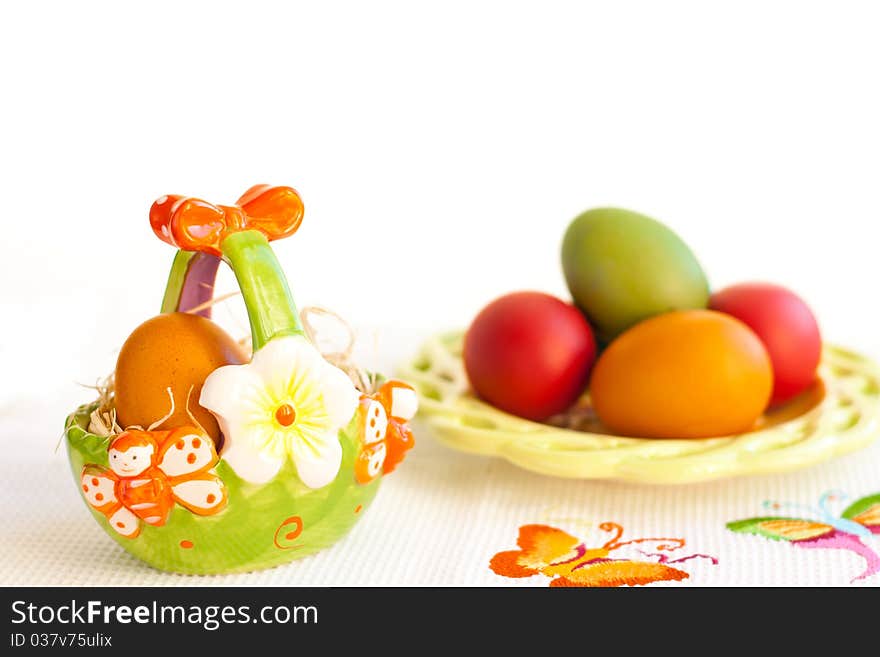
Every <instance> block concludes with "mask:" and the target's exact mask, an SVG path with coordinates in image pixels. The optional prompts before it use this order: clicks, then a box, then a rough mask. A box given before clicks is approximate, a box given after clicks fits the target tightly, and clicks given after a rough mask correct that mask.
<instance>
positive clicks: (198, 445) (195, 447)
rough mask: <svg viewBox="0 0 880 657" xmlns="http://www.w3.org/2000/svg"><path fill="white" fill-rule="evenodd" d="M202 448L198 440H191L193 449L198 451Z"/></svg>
mask: <svg viewBox="0 0 880 657" xmlns="http://www.w3.org/2000/svg"><path fill="white" fill-rule="evenodd" d="M201 446H202V441H201V440H199V439H198V438H193V449H198V448H199V447H201Z"/></svg>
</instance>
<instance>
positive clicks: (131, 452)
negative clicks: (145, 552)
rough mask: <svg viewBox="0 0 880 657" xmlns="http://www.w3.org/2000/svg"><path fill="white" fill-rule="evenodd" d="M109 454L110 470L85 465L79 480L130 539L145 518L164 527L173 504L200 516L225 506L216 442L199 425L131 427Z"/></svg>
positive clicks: (88, 496) (88, 495)
mask: <svg viewBox="0 0 880 657" xmlns="http://www.w3.org/2000/svg"><path fill="white" fill-rule="evenodd" d="M107 457H108V462H109V463H110V467H109V468H105V467H103V466H100V465H96V464H86V465H85V466H83V469H82V474H81V477H80V479H81V481H80V483H81V484H82V491H83V495H84V497H85V498H86V501H87V502H88V503H89V505H90V506H91V507H92V508H94V509H95V510H96V511H99V512H100V513H102V514H103V515H104V516H105V517H106V518H107V521H108V522H109V523H110V526H111V527H113V529H115V530H116V531H117V532H118V533H119V534H121V535H122V536H125V537H126V538H136V537H137V536H138V534H140V532H141V522H142V521H143V522H145V523H147V524H148V525H153V526H154V527H161V526H162V525H164V524H165V523H166V522H167V520H168V516H169V515H170V514H171V510H172V509H173V508H174V504H175V502H176V503H177V504H180V505H181V506H183V507H185V508H187V509H189V510H190V511H192V512H193V513H196V514H198V515H213V514H215V513H219V512H220V511H222V510H223V508H224V507H225V506H226V501H227V491H226V486H225V485H224V484H223V481H222V480H221V479H220V477H218V476H217V475H216V474H215V473H214V471H213V467H214V466H215V465H217V461H218V457H217V452H216V450H215V449H214V441H213V440H211V438H210V436H208V434H206V433H205V432H204V431H203V430H201V429H197V428H195V427H179V428H177V429H174V430H171V431H143V430H140V429H129V430H127V431H123V432H122V433H120V434H119V435H118V436H116V437H115V438H114V439H113V440H112V441H111V442H110V445H109V447H108V448H107Z"/></svg>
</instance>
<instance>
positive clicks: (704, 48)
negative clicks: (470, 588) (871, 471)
mask: <svg viewBox="0 0 880 657" xmlns="http://www.w3.org/2000/svg"><path fill="white" fill-rule="evenodd" d="M878 19H880V11H878V9H877V5H876V4H875V3H872V2H821V3H820V2H806V1H803V0H801V1H797V2H747V1H743V0H741V1H740V2H730V3H706V2H664V3H653V2H615V3H584V2H580V3H562V2H546V1H545V2H534V3H520V2H498V3H490V2H452V1H446V2H442V3H433V5H427V4H423V3H411V2H399V3H390V2H378V3H377V2H371V3H354V2H352V3H338V2H324V3H312V4H311V5H310V6H306V5H305V4H304V3H303V4H298V3H265V2H254V1H251V2H247V3H236V4H231V3H221V2H191V3H181V2H159V1H153V2H150V3H145V4H143V5H142V6H139V7H134V6H132V5H130V4H129V3H111V2H106V3H96V2H76V3H70V2H56V3H43V2H40V3H37V2H34V3H4V4H3V6H2V9H0V61H2V66H0V189H2V193H3V194H2V206H0V207H2V215H3V216H2V231H3V232H2V236H0V249H2V253H0V281H2V297H0V298H2V317H0V362H2V363H3V368H2V372H3V376H2V377H0V412H2V414H3V421H4V426H3V427H2V433H0V439H2V440H3V444H4V449H7V448H8V449H11V450H17V451H10V452H4V458H5V459H9V460H11V461H12V462H14V461H15V458H12V457H9V456H8V455H9V454H15V453H19V454H25V455H26V458H28V459H31V461H29V462H32V463H34V464H35V466H34V467H43V465H42V464H44V462H45V463H47V464H49V463H50V464H51V465H46V466H45V467H47V468H52V472H54V471H55V470H56V469H58V470H59V471H60V472H63V464H62V465H61V466H59V461H63V457H61V456H60V455H58V456H54V457H53V456H52V453H51V451H52V449H53V448H54V444H55V442H56V440H57V437H58V433H59V431H60V427H61V423H62V421H63V418H64V416H65V415H66V413H67V412H68V411H69V410H70V409H71V408H73V407H74V406H75V405H76V404H77V403H79V402H82V401H85V400H87V399H88V398H89V392H88V391H86V390H83V389H81V388H78V387H77V386H76V382H82V383H90V382H93V381H94V380H95V379H96V378H98V377H99V376H101V375H103V374H105V373H107V372H108V371H109V370H110V369H112V367H113V363H114V360H115V351H116V349H118V347H119V345H120V344H121V342H122V341H123V340H124V339H125V337H126V336H127V335H128V333H129V332H130V331H131V330H132V329H133V328H134V327H135V326H136V325H137V324H138V323H140V322H141V321H143V320H144V319H146V318H148V317H149V316H151V315H152V314H154V313H155V312H157V310H158V305H159V302H160V300H161V295H162V291H163V287H164V283H165V277H166V275H167V270H168V267H169V265H170V261H171V258H172V255H173V252H172V249H171V248H170V247H168V246H167V245H165V244H163V243H161V242H159V240H157V239H156V238H155V237H154V236H153V235H152V233H151V231H150V229H149V224H148V220H147V212H148V209H149V206H150V204H151V202H152V201H153V199H154V198H155V197H157V196H160V195H162V194H168V193H180V194H186V195H195V196H199V197H201V198H205V199H207V200H210V201H213V202H219V203H229V202H232V201H234V200H235V199H236V198H237V197H238V195H239V194H240V193H241V192H243V191H244V190H245V189H246V188H248V187H249V186H251V185H252V184H255V183H258V182H268V183H274V184H290V185H293V186H294V187H296V188H297V189H298V190H299V192H300V194H301V195H302V197H303V199H304V201H305V206H306V216H305V220H304V223H303V225H302V228H301V230H300V231H299V232H298V233H297V234H296V235H295V236H294V237H292V238H290V239H288V240H286V241H285V242H283V243H278V244H277V245H276V252H277V254H278V256H279V258H280V260H281V262H282V264H283V266H284V268H285V270H286V272H287V275H288V278H289V280H290V283H291V287H292V289H293V292H294V295H295V297H296V299H297V301H298V302H299V303H300V305H305V304H311V303H317V304H321V305H324V306H327V307H330V308H333V309H335V310H337V311H338V312H340V313H341V314H343V315H344V316H345V317H347V318H348V319H349V320H350V321H351V322H352V323H353V324H355V325H356V326H358V327H361V328H362V334H363V335H366V336H371V337H370V339H369V340H370V345H369V346H368V347H367V348H366V349H363V352H364V353H365V358H367V359H368V360H370V359H373V360H374V361H376V362H381V363H383V364H386V365H389V364H393V363H394V362H395V361H398V360H400V359H402V358H405V357H406V356H407V355H408V353H409V352H410V351H411V349H412V348H414V347H415V346H416V345H417V344H418V342H419V340H421V339H422V338H424V337H425V336H427V335H428V334H430V333H432V332H435V331H438V330H442V329H446V328H450V327H457V326H462V325H465V324H466V323H467V321H468V320H469V319H470V317H472V316H473V314H474V313H475V312H476V311H477V310H478V309H479V308H480V307H481V306H482V305H483V304H484V303H486V302H487V301H489V300H490V299H491V298H493V297H494V296H497V295H499V294H501V293H504V292H507V291H512V290H516V289H521V288H536V289H543V290H547V291H550V292H553V293H557V294H560V295H564V294H565V286H564V282H563V280H562V275H561V270H560V265H559V262H558V249H559V244H560V240H561V237H562V233H563V231H564V229H565V227H566V225H567V223H568V221H570V219H571V218H572V217H574V216H575V215H577V214H578V213H579V212H581V211H583V210H585V209H587V208H590V207H594V206H597V205H619V206H624V207H629V208H632V209H635V210H638V211H641V212H644V213H646V214H649V215H652V216H654V217H656V218H658V219H660V220H661V221H663V222H665V223H666V224H668V225H669V226H671V227H672V228H673V229H674V230H676V231H677V232H678V233H679V234H680V235H681V236H682V237H683V238H684V239H685V241H687V242H688V243H689V244H690V245H691V247H692V248H693V249H694V251H695V252H696V254H697V256H698V258H699V259H700V260H701V262H702V264H703V266H704V268H705V269H706V271H707V273H708V274H709V277H710V280H711V282H712V284H713V285H714V286H715V287H718V286H722V285H724V284H727V283H731V282H735V281H739V280H747V279H768V280H774V281H777V282H781V283H783V284H786V285H789V286H790V287H792V288H793V289H795V290H797V291H798V292H800V293H801V294H802V295H803V296H804V297H805V299H807V301H808V302H809V303H810V304H811V305H812V307H813V309H814V310H815V312H816V314H817V315H818V317H819V319H820V323H821V325H822V328H823V330H824V334H825V338H826V339H827V340H829V341H832V342H837V343H842V344H845V345H847V346H850V347H852V348H855V349H858V350H861V351H864V352H867V353H869V354H871V355H873V356H875V357H877V356H880V333H878V328H880V321H878V320H880V311H878V307H880V306H878V302H877V277H876V271H877V260H876V253H877V242H878V236H880V228H878V220H880V194H878V191H877V190H878V187H877V181H878V174H880V119H878V117H880V86H878V84H877V65H878V62H880V40H878V38H877V34H878V28H880V20H878ZM231 305H232V306H234V305H235V304H231ZM233 312H234V310H233V311H232V312H229V313H227V312H226V311H222V312H219V311H218V317H219V318H220V320H221V321H229V327H230V330H233V331H235V330H239V331H241V330H243V329H244V325H243V324H242V323H241V320H240V319H238V320H233V319H232V314H233ZM236 322H237V323H236ZM376 336H378V338H376ZM374 338H375V339H374ZM362 346H363V345H362ZM13 428H14V429H15V430H14V431H13ZM22 431H25V432H26V434H27V438H26V445H24V446H23V445H22V441H23V440H25V439H24V438H23V437H22ZM425 453H427V452H425ZM432 453H433V452H432ZM436 454H437V456H436V458H438V459H442V458H446V457H445V452H444V451H443V450H437V451H436ZM16 458H17V457H16ZM21 458H25V456H22V457H21ZM432 458H433V457H432ZM448 458H450V459H451V458H459V457H458V456H457V455H456V456H454V457H453V456H451V455H450V456H449V457H448ZM463 462H467V463H470V462H471V461H469V460H467V458H465V461H463ZM36 464H40V465H36ZM505 467H507V466H505ZM510 470H511V474H510V476H516V471H514V470H513V469H512V468H511V469H510ZM62 476H66V474H64V475H62ZM538 480H539V481H544V480H543V479H540V478H538ZM65 484H66V482H65ZM388 487H389V489H391V482H389V484H388ZM878 488H880V486H878ZM62 489H63V490H65V491H66V492H67V494H69V495H70V496H73V488H72V487H70V488H69V490H68V489H67V488H63V487H62ZM864 492H866V493H867V492H872V491H864ZM389 494H390V493H389ZM810 494H812V493H810ZM535 504H537V505H538V506H541V502H540V501H536V502H535ZM71 508H73V507H71ZM755 511H758V509H755ZM77 522H78V523H85V522H90V521H88V520H87V515H86V514H85V511H84V510H83V511H82V513H81V516H78V517H77ZM21 531H23V532H25V531H26V530H25V529H22V530H21ZM511 531H513V529H512V528H511ZM101 538H103V537H101ZM21 540H24V539H21ZM96 540H100V539H99V538H98V537H97V536H96ZM511 540H512V537H511ZM108 543H109V542H108ZM16 545H17V546H18V547H19V548H21V546H22V545H23V544H22V543H21V542H19V543H17V544H16ZM502 547H504V546H503V545H501V546H499V549H500V548H502Z"/></svg>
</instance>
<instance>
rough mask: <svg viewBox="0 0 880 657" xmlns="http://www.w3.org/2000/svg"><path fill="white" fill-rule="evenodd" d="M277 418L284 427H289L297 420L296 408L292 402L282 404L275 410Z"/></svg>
mask: <svg viewBox="0 0 880 657" xmlns="http://www.w3.org/2000/svg"><path fill="white" fill-rule="evenodd" d="M275 419H276V420H277V421H278V424H280V425H281V426H282V427H289V426H290V425H291V424H293V423H294V422H295V421H296V410H295V409H294V408H293V406H291V405H290V404H281V406H279V407H278V408H277V409H276V410H275Z"/></svg>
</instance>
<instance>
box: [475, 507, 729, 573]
mask: <svg viewBox="0 0 880 657" xmlns="http://www.w3.org/2000/svg"><path fill="white" fill-rule="evenodd" d="M599 529H601V530H602V531H604V532H612V536H611V538H610V539H609V540H607V541H606V542H605V543H604V544H603V545H602V546H601V547H599V548H588V547H587V545H586V543H585V542H583V541H580V540H579V539H577V538H575V537H574V536H571V535H570V534H567V533H566V532H564V531H562V530H561V529H557V528H556V527H551V526H549V525H524V526H522V527H520V529H519V537H518V538H517V541H516V544H517V545H518V546H519V548H520V549H519V550H510V551H506V552H499V553H498V554H496V555H495V556H494V557H492V559H491V561H490V562H489V567H490V568H491V569H492V571H493V572H495V573H497V574H498V575H502V576H504V577H512V578H520V577H531V576H533V575H538V574H542V575H546V576H547V577H550V578H551V581H550V586H551V587H560V586H561V587H571V586H579V587H587V586H597V587H612V586H638V585H644V584H651V583H653V582H660V581H679V580H683V579H687V578H688V577H690V575H689V573H687V572H686V571H684V570H681V569H679V568H673V567H672V566H671V565H670V564H676V563H683V562H685V561H688V560H690V559H695V558H704V559H709V560H710V561H711V562H712V563H713V564H717V563H718V560H717V559H715V558H714V557H710V556H708V555H705V554H693V555H690V556H686V557H682V558H678V559H670V556H669V553H670V552H674V551H676V550H679V549H681V548H683V547H684V546H685V540H684V539H683V538H638V539H632V540H628V541H621V540H620V539H621V537H622V536H623V527H622V526H621V525H619V524H617V523H614V522H603V523H602V524H600V525H599ZM644 543H656V545H655V546H654V549H655V550H656V552H643V551H642V550H637V551H638V553H639V554H640V555H642V556H643V557H646V558H652V557H653V558H655V559H656V561H643V560H642V559H641V558H638V559H627V558H615V557H612V556H611V554H612V553H613V552H615V551H616V550H619V549H621V548H623V547H625V546H635V545H638V544H644Z"/></svg>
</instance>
